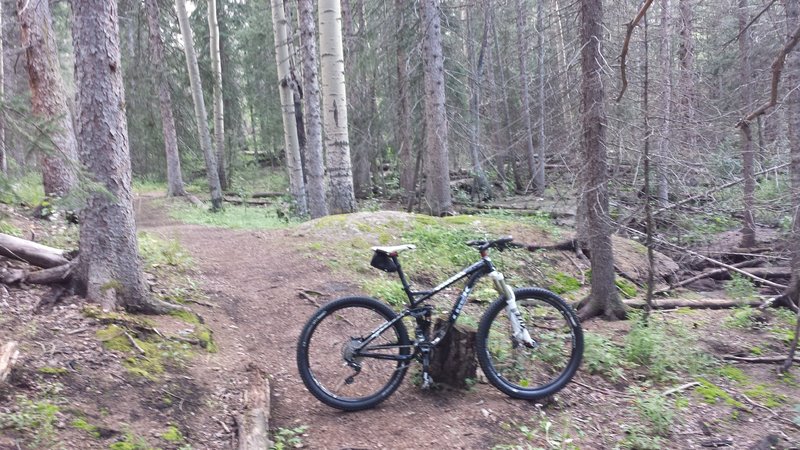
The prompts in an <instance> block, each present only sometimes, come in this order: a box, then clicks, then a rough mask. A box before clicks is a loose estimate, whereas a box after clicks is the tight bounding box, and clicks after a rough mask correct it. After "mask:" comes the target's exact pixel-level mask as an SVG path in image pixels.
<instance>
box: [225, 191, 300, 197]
mask: <svg viewBox="0 0 800 450" xmlns="http://www.w3.org/2000/svg"><path fill="white" fill-rule="evenodd" d="M225 195H227V196H230V197H241V193H240V192H226V193H225ZM284 195H286V194H282V193H280V192H254V193H252V194H247V197H248V198H277V197H283V196H284Z"/></svg>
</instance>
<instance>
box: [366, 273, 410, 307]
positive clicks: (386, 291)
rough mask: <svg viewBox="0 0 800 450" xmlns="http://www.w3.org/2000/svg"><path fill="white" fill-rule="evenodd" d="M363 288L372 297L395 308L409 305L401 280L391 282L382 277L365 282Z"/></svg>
mask: <svg viewBox="0 0 800 450" xmlns="http://www.w3.org/2000/svg"><path fill="white" fill-rule="evenodd" d="M361 288H362V289H364V291H365V292H366V293H367V295H369V296H370V297H375V298H378V299H381V300H383V301H384V302H386V303H388V304H390V305H392V306H394V307H395V308H401V307H403V306H404V305H406V304H407V303H408V297H407V296H406V293H405V291H404V290H403V285H402V284H400V281H399V280H389V279H387V278H386V277H385V276H381V277H379V278H372V279H368V280H364V281H363V282H362V283H361Z"/></svg>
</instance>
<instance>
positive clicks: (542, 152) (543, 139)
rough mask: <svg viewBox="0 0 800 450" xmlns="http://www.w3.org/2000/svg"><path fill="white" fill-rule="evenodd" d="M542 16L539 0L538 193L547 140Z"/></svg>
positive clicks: (537, 14)
mask: <svg viewBox="0 0 800 450" xmlns="http://www.w3.org/2000/svg"><path fill="white" fill-rule="evenodd" d="M543 16H544V0H539V1H538V2H536V45H537V46H538V47H539V49H538V56H539V60H538V65H539V67H538V68H537V69H538V71H539V119H538V120H537V122H538V123H539V151H538V152H537V155H536V179H535V180H534V186H539V193H540V194H543V193H544V189H545V174H544V163H545V143H546V140H547V136H545V132H544V125H545V122H544V120H545V117H547V114H546V111H545V106H546V105H545V103H546V102H545V95H544V85H545V83H546V82H547V80H546V79H545V71H544V53H545V48H544V25H543V23H542V21H543Z"/></svg>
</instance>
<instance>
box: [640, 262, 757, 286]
mask: <svg viewBox="0 0 800 450" xmlns="http://www.w3.org/2000/svg"><path fill="white" fill-rule="evenodd" d="M763 262H764V260H763V259H752V260H749V261H742V262H740V263H737V264H732V266H733V267H738V268H742V267H750V266H755V265H758V264H761V263H763ZM723 273H728V269H725V268H722V269H714V270H710V271H708V272H703V273H701V274H699V275H695V276H693V277H691V278H687V279H685V280H683V281H681V282H678V283H675V284H673V285H672V286H670V287H668V288H665V289H660V290H658V291H656V292H654V293H653V294H655V295H661V294H666V293H667V292H669V291H671V290H673V289H677V288H679V287H683V286H686V285H687V284H691V283H694V282H695V281H697V280H702V279H704V278H709V277H713V276H716V275H721V274H723Z"/></svg>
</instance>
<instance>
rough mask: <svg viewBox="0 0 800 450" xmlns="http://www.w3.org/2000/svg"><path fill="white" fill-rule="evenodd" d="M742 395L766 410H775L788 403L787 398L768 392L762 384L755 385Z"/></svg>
mask: <svg viewBox="0 0 800 450" xmlns="http://www.w3.org/2000/svg"><path fill="white" fill-rule="evenodd" d="M744 395H746V396H748V397H749V398H751V399H753V400H757V401H759V402H760V403H762V404H763V405H764V406H766V407H767V408H775V407H777V406H780V405H783V404H784V403H786V402H787V401H789V398H788V397H786V396H785V395H782V394H778V393H775V392H772V391H770V390H769V388H768V387H767V386H766V385H764V384H757V385H755V386H753V387H752V388H750V389H748V390H746V391H744Z"/></svg>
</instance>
